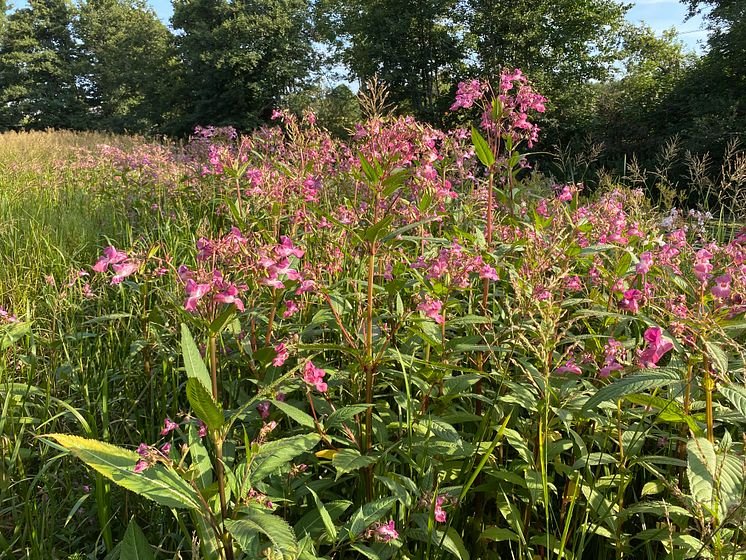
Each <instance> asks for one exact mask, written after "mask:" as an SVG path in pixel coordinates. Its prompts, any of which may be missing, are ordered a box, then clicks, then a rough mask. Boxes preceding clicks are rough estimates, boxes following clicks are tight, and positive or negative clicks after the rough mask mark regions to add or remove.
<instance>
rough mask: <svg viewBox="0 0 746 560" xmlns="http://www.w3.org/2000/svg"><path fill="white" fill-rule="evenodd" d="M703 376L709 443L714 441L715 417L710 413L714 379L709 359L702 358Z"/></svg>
mask: <svg viewBox="0 0 746 560" xmlns="http://www.w3.org/2000/svg"><path fill="white" fill-rule="evenodd" d="M703 365H704V368H705V377H704V380H703V385H704V389H705V413H706V416H707V439H708V440H709V442H710V443H715V428H714V424H715V418H714V416H713V413H712V390H713V389H714V388H715V381H714V380H713V379H712V374H711V373H710V360H709V359H708V358H707V357H706V356H705V358H704V363H703Z"/></svg>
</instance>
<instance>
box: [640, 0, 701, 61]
mask: <svg viewBox="0 0 746 560" xmlns="http://www.w3.org/2000/svg"><path fill="white" fill-rule="evenodd" d="M686 10H687V9H686V6H685V5H684V4H682V3H681V2H678V0H639V1H638V2H635V3H634V6H633V7H632V8H631V9H630V10H629V11H628V12H627V19H628V20H629V21H631V22H633V23H640V22H644V23H646V24H648V25H649V26H650V27H652V28H653V29H654V30H655V31H656V32H658V33H660V32H661V31H663V30H664V29H669V28H671V27H675V28H676V31H678V33H679V38H680V39H681V40H682V41H683V42H684V44H685V45H686V46H687V49H691V50H695V51H697V52H702V45H703V44H704V43H705V42H706V41H707V32H706V31H705V30H704V29H702V27H703V25H702V16H695V17H693V18H692V19H690V20H688V21H686V22H684V18H686Z"/></svg>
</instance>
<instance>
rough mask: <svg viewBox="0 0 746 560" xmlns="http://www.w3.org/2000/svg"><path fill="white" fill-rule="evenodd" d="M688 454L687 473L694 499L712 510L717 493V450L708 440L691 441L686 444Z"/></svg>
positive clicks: (696, 439)
mask: <svg viewBox="0 0 746 560" xmlns="http://www.w3.org/2000/svg"><path fill="white" fill-rule="evenodd" d="M686 454H687V465H686V473H687V478H688V479H689V491H690V492H691V494H692V498H694V500H695V501H696V502H698V503H700V504H702V505H704V506H705V507H707V508H708V509H710V508H711V507H712V501H713V493H714V491H715V469H717V454H716V453H715V448H714V447H713V446H712V444H711V443H710V442H709V441H708V440H707V439H706V438H695V439H690V440H689V442H688V443H687V444H686Z"/></svg>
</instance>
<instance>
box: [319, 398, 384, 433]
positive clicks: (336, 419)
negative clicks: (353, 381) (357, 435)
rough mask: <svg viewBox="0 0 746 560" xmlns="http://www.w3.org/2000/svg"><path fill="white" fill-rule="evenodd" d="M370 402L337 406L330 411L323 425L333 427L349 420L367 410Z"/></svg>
mask: <svg viewBox="0 0 746 560" xmlns="http://www.w3.org/2000/svg"><path fill="white" fill-rule="evenodd" d="M371 406H373V405H372V404H354V405H350V406H344V407H342V408H338V409H337V410H335V411H334V412H332V413H331V414H330V415H329V417H328V418H327V419H326V420H325V421H324V426H326V427H327V428H335V427H337V426H341V425H342V424H344V423H345V422H349V421H350V420H352V419H353V418H354V417H355V416H357V415H358V414H362V413H363V412H365V411H366V410H368V409H369V408H370V407H371Z"/></svg>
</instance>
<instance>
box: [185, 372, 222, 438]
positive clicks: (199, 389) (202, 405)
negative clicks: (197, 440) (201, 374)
mask: <svg viewBox="0 0 746 560" xmlns="http://www.w3.org/2000/svg"><path fill="white" fill-rule="evenodd" d="M186 394H187V399H188V400H189V405H190V406H191V407H192V410H193V411H194V414H196V415H197V418H199V419H200V420H202V421H203V422H204V423H205V424H207V427H208V428H210V429H211V430H219V429H220V428H221V427H222V426H223V422H224V421H225V418H224V417H223V411H222V410H220V408H219V407H218V405H217V404H215V401H213V400H212V395H211V394H210V393H209V392H208V391H207V389H205V388H204V386H203V385H202V383H201V382H200V381H199V379H196V378H194V377H192V378H189V379H187V386H186Z"/></svg>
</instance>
